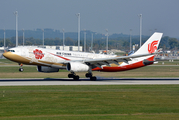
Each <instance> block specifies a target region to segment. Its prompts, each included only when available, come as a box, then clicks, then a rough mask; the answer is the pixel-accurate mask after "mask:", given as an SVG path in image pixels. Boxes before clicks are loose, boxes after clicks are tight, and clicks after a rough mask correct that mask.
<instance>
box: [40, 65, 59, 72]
mask: <svg viewBox="0 0 179 120" xmlns="http://www.w3.org/2000/svg"><path fill="white" fill-rule="evenodd" d="M37 70H38V71H39V72H45V73H51V72H58V71H59V69H58V68H52V67H47V66H37Z"/></svg>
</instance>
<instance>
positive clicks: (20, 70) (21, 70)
mask: <svg viewBox="0 0 179 120" xmlns="http://www.w3.org/2000/svg"><path fill="white" fill-rule="evenodd" d="M19 65H20V68H19V72H23V71H24V69H23V68H22V66H23V64H22V63H21V64H19Z"/></svg>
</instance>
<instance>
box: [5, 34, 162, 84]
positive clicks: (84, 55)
mask: <svg viewBox="0 0 179 120" xmlns="http://www.w3.org/2000/svg"><path fill="white" fill-rule="evenodd" d="M162 35H163V33H159V32H155V33H154V34H153V35H152V36H151V37H150V38H149V39H148V40H147V41H146V42H145V43H144V44H143V45H142V46H141V47H140V48H139V49H138V50H137V51H136V52H135V53H134V54H132V55H130V56H117V55H108V54H96V53H89V52H74V51H64V50H53V49H45V48H40V47H33V46H24V47H23V46H19V47H14V48H10V49H9V50H8V51H7V52H5V53H3V56H4V57H5V58H7V59H9V60H11V61H14V62H17V63H19V65H20V68H19V71H21V72H22V71H23V68H22V66H23V64H27V65H36V66H37V70H38V71H39V72H46V73H50V72H58V71H59V69H67V70H68V71H69V72H70V73H69V74H68V77H69V78H73V79H74V80H79V76H78V75H76V73H77V72H87V73H86V74H85V76H86V77H87V78H90V80H93V81H95V80H96V79H97V78H96V77H95V76H93V74H92V71H103V72H119V71H125V70H131V69H136V68H140V67H144V66H147V65H151V64H154V63H155V62H156V61H155V59H154V57H155V54H157V53H159V52H160V49H157V48H158V45H159V43H160V40H161V38H162Z"/></svg>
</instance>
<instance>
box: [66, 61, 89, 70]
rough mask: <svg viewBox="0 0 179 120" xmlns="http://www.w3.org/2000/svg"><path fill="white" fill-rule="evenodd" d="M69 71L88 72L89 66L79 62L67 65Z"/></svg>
mask: <svg viewBox="0 0 179 120" xmlns="http://www.w3.org/2000/svg"><path fill="white" fill-rule="evenodd" d="M67 70H68V71H70V72H87V71H88V70H89V66H88V65H86V64H83V63H79V62H70V63H68V64H67Z"/></svg>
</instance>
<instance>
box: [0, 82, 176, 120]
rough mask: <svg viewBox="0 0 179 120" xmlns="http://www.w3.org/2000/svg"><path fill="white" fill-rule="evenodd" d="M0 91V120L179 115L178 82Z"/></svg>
mask: <svg viewBox="0 0 179 120" xmlns="http://www.w3.org/2000/svg"><path fill="white" fill-rule="evenodd" d="M0 91H1V92H0V119H1V120H30V119H33V120H39V119H40V120H41V119H43V120H44V119H46V120H49V119H55V120H59V119H73V120H79V119H83V120H84V119H85V120H90V119H96V120H97V119H106V120H107V119H112V120H114V119H127V120H129V119H137V120H138V119H141V120H143V119H145V120H153V119H157V120H163V119H166V120H168V119H170V120H176V119H177V118H179V85H117V86H115V85H109V86H107V85H103V86H25V87H24V86H14V87H1V88H0ZM3 95H4V97H3Z"/></svg>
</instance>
